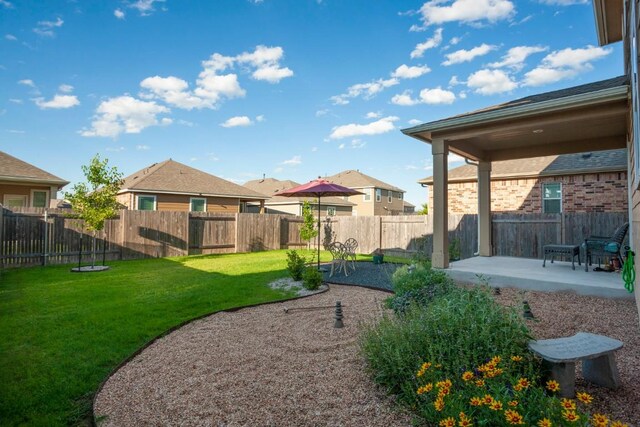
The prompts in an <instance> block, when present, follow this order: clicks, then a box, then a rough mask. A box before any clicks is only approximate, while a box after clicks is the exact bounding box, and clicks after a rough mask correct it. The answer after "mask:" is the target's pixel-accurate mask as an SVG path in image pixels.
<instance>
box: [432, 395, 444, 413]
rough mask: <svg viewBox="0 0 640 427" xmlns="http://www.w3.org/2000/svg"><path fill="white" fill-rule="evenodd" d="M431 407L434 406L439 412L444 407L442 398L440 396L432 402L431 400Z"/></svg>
mask: <svg viewBox="0 0 640 427" xmlns="http://www.w3.org/2000/svg"><path fill="white" fill-rule="evenodd" d="M433 407H434V408H436V411H438V412H440V411H442V410H443V409H444V399H442V398H441V397H439V398H437V399H436V400H435V401H434V402H433Z"/></svg>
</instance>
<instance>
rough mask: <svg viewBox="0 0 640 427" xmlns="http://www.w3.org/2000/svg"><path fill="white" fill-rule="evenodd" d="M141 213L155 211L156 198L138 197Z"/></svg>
mask: <svg viewBox="0 0 640 427" xmlns="http://www.w3.org/2000/svg"><path fill="white" fill-rule="evenodd" d="M138 210H139V211H155V210H156V196H138Z"/></svg>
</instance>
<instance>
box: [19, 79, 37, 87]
mask: <svg viewBox="0 0 640 427" xmlns="http://www.w3.org/2000/svg"><path fill="white" fill-rule="evenodd" d="M18 84H19V85H24V86H29V87H36V84H35V83H34V82H33V80H31V79H22V80H18Z"/></svg>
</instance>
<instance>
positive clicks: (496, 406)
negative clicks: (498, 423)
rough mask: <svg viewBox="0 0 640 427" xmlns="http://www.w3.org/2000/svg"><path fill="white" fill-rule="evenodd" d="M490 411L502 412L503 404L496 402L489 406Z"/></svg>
mask: <svg viewBox="0 0 640 427" xmlns="http://www.w3.org/2000/svg"><path fill="white" fill-rule="evenodd" d="M489 409H492V410H494V411H502V402H500V401H499V400H494V401H493V402H491V404H490V405H489Z"/></svg>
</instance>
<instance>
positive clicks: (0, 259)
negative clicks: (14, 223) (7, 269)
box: [0, 204, 4, 271]
mask: <svg viewBox="0 0 640 427" xmlns="http://www.w3.org/2000/svg"><path fill="white" fill-rule="evenodd" d="M3 269H4V207H3V206H2V204H0V271H2V270H3Z"/></svg>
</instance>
